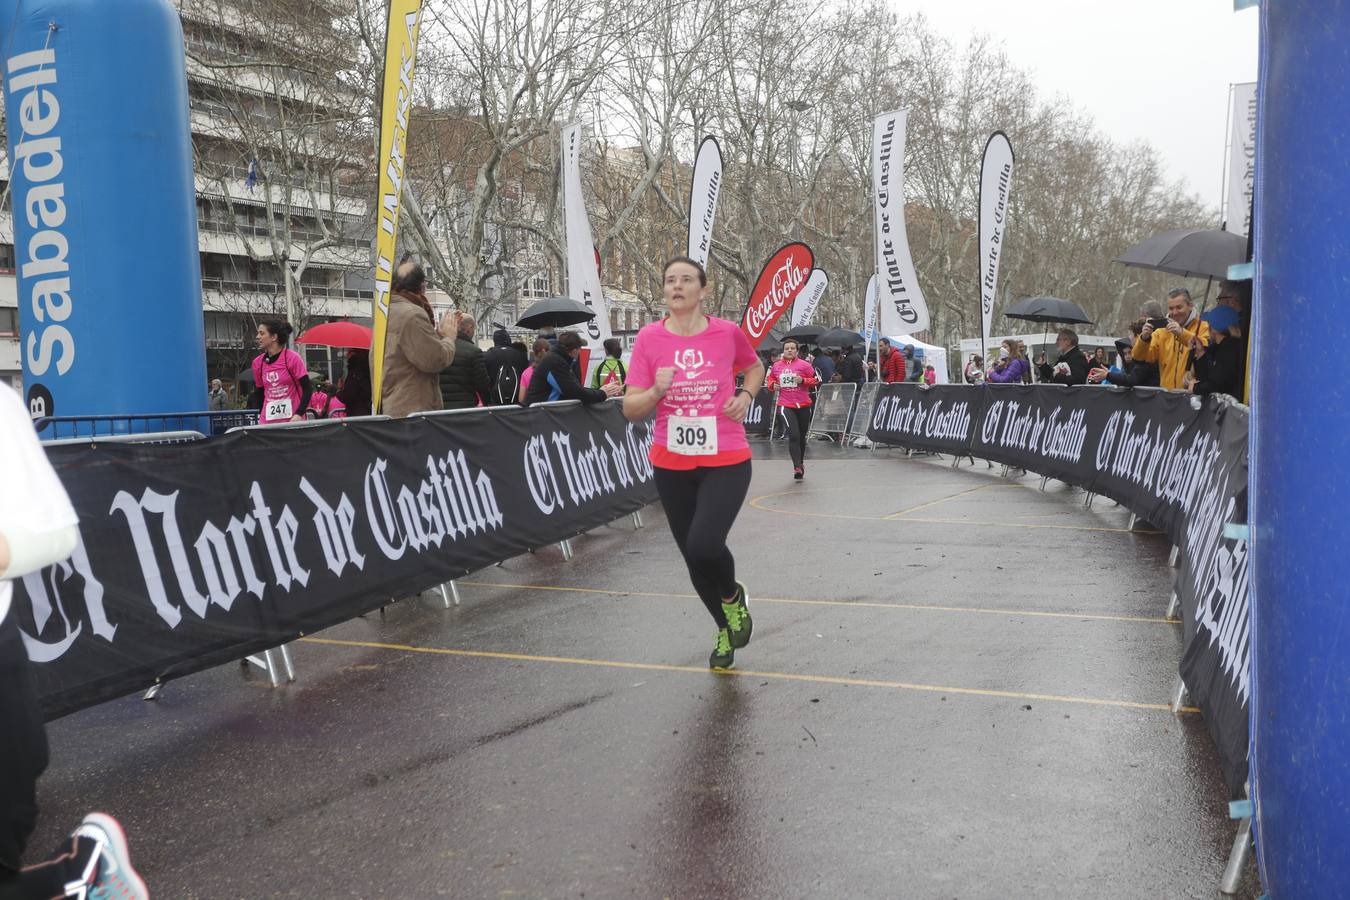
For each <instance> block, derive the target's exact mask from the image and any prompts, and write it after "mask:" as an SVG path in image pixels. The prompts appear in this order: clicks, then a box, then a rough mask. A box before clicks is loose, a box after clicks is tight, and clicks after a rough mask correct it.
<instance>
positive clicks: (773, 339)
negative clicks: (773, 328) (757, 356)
mask: <svg viewBox="0 0 1350 900" xmlns="http://www.w3.org/2000/svg"><path fill="white" fill-rule="evenodd" d="M783 340H784V338H779V337H778V335H776V334H772V333H770V334H766V335H764V340H762V341H760V342H759V347H758V349H759V350H761V351H768V352H770V353H772V352H773V351H775V350H782V349H783Z"/></svg>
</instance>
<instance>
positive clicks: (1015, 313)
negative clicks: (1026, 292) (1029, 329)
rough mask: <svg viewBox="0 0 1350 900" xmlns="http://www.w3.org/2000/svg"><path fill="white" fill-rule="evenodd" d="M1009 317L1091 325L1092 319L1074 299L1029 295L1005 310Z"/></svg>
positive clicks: (1032, 320)
mask: <svg viewBox="0 0 1350 900" xmlns="http://www.w3.org/2000/svg"><path fill="white" fill-rule="evenodd" d="M1003 315H1005V316H1007V317H1008V318H1009V319H1022V320H1023V321H1026V322H1046V323H1049V322H1063V323H1065V324H1068V325H1091V324H1092V320H1091V319H1089V318H1088V317H1087V313H1085V312H1083V308H1082V307H1081V306H1079V305H1078V304H1077V303H1074V302H1073V301H1072V300H1061V299H1059V298H1058V297H1027V298H1026V299H1025V300H1018V301H1017V302H1016V303H1014V304H1013V305H1012V306H1010V307H1008V308H1007V309H1005V310H1004V311H1003Z"/></svg>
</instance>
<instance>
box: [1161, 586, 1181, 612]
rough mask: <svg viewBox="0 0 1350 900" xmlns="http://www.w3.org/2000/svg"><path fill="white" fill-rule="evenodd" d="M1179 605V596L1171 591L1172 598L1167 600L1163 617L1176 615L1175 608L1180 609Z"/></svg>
mask: <svg viewBox="0 0 1350 900" xmlns="http://www.w3.org/2000/svg"><path fill="white" fill-rule="evenodd" d="M1180 607H1181V598H1180V597H1178V596H1177V592H1176V591H1173V592H1172V599H1171V600H1168V601H1167V614H1166V615H1164V616H1163V618H1164V619H1175V618H1176V617H1177V610H1178V609H1180Z"/></svg>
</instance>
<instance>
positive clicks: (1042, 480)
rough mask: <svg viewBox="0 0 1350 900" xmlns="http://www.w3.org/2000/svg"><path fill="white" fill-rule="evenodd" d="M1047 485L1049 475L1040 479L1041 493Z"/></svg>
mask: <svg viewBox="0 0 1350 900" xmlns="http://www.w3.org/2000/svg"><path fill="white" fill-rule="evenodd" d="M1049 483H1050V476H1049V475H1046V476H1045V477H1044V478H1042V479H1041V491H1042V492H1044V491H1045V486H1046V485H1047V484H1049Z"/></svg>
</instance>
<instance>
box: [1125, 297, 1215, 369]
mask: <svg viewBox="0 0 1350 900" xmlns="http://www.w3.org/2000/svg"><path fill="white" fill-rule="evenodd" d="M1192 341H1198V342H1199V343H1200V344H1203V345H1204V346H1206V347H1208V346H1209V324H1208V323H1206V322H1205V321H1203V320H1202V319H1201V318H1200V316H1199V314H1198V313H1196V311H1195V304H1194V303H1193V302H1192V301H1191V292H1190V291H1188V290H1186V289H1185V288H1177V289H1176V290H1174V291H1171V292H1170V293H1169V294H1168V295H1167V317H1166V318H1150V319H1148V320H1147V321H1146V322H1144V327H1143V329H1142V330H1141V331H1140V333H1139V339H1138V340H1137V341H1135V342H1134V360H1135V362H1146V363H1154V364H1156V365H1157V366H1158V379H1159V384H1160V386H1161V387H1164V388H1166V389H1167V390H1169V391H1180V390H1184V389H1185V381H1186V371H1187V370H1188V369H1189V368H1190V358H1191V343H1192Z"/></svg>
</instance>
